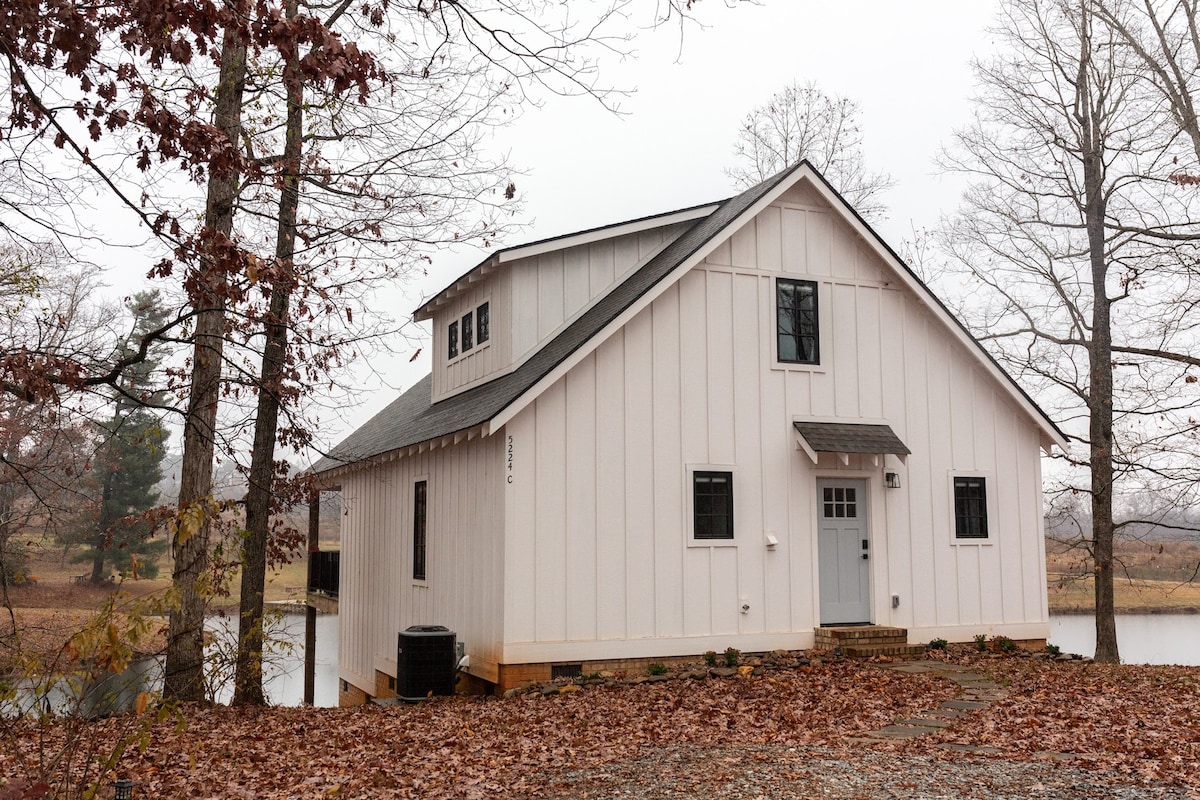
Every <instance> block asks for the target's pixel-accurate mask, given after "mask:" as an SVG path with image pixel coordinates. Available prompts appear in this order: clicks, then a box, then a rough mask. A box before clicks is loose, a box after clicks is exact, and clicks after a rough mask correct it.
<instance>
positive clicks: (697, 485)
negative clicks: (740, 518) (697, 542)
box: [692, 470, 733, 540]
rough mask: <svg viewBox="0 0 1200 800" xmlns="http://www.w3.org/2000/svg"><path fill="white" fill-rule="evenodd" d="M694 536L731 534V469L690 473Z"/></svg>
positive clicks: (724, 537) (725, 537) (730, 536)
mask: <svg viewBox="0 0 1200 800" xmlns="http://www.w3.org/2000/svg"><path fill="white" fill-rule="evenodd" d="M692 513H693V530H692V534H693V537H694V538H696V539H706V540H707V539H732V538H733V473H732V472H713V471H700V470H697V471H696V472H694V473H692Z"/></svg>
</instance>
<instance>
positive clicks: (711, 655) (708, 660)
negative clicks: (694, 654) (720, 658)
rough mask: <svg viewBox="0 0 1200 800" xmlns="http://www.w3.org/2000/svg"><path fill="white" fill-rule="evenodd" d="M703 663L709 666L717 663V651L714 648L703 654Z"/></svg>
mask: <svg viewBox="0 0 1200 800" xmlns="http://www.w3.org/2000/svg"><path fill="white" fill-rule="evenodd" d="M704 663H705V664H707V665H708V666H710V667H715V666H716V665H717V653H716V651H715V650H709V651H708V652H707V653H705V654H704Z"/></svg>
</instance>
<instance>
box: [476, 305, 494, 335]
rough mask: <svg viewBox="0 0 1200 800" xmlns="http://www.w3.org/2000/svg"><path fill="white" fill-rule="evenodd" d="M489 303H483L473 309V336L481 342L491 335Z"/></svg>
mask: <svg viewBox="0 0 1200 800" xmlns="http://www.w3.org/2000/svg"><path fill="white" fill-rule="evenodd" d="M491 327H492V324H491V303H484V304H482V305H481V306H479V308H477V309H475V338H476V340H477V341H478V342H479V344H483V343H484V342H486V341H487V340H488V339H489V338H490V337H491V333H492V332H491Z"/></svg>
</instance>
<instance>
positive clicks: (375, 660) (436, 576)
mask: <svg viewBox="0 0 1200 800" xmlns="http://www.w3.org/2000/svg"><path fill="white" fill-rule="evenodd" d="M502 466H503V443H502V442H501V441H500V439H499V438H498V437H489V438H484V439H473V440H471V441H469V442H462V443H460V444H458V445H454V446H449V447H443V448H437V449H434V450H426V451H424V452H422V453H420V454H417V455H413V456H410V457H401V458H398V459H396V460H394V461H391V462H387V463H384V464H378V465H373V466H372V467H370V468H369V469H359V470H355V471H354V472H351V473H350V474H348V475H346V476H344V477H343V478H342V481H341V483H342V504H343V511H344V516H343V517H342V555H341V572H342V576H343V579H342V581H341V593H340V597H339V614H340V616H341V623H340V625H339V633H338V654H339V655H338V663H339V676H340V677H341V678H342V679H343V680H346V681H349V682H350V683H353V684H354V685H356V686H358V687H359V688H360V689H363V690H364V691H366V692H367V693H368V694H371V695H374V694H375V671H376V670H379V671H382V672H385V673H387V674H388V675H393V676H394V675H395V674H396V634H397V633H398V632H399V631H401V630H404V629H405V628H407V627H408V626H410V625H445V626H446V627H447V628H449V629H450V630H452V631H454V632H455V633H457V634H458V640H459V641H460V642H465V643H466V650H467V653H468V654H469V655H470V656H471V670H470V671H471V672H472V673H475V674H477V675H479V676H480V677H482V678H484V679H485V680H491V681H495V680H496V677H497V673H496V664H497V662H498V659H499V656H500V651H499V642H500V640H501V636H502V629H501V625H502V619H501V608H502V605H503V601H502V597H503V593H504V590H503V577H504V576H503V563H504V558H503V552H504V547H503V530H502V524H503V519H504V507H503V503H504V496H503V490H502V486H503V483H502V481H503V478H502V476H501V469H502ZM421 479H424V480H427V481H428V488H427V491H428V495H427V511H426V514H427V519H426V540H427V551H426V580H424V581H415V580H413V578H412V574H413V573H412V554H413V540H412V536H413V484H414V482H415V481H417V480H421Z"/></svg>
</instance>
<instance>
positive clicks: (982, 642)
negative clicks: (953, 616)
mask: <svg viewBox="0 0 1200 800" xmlns="http://www.w3.org/2000/svg"><path fill="white" fill-rule="evenodd" d="M987 648H988V643H987V636H986V635H985V634H982V633H980V634H977V635H976V636H975V649H976V650H978V651H979V652H981V653H982V652H983V651H984V650H987Z"/></svg>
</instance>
